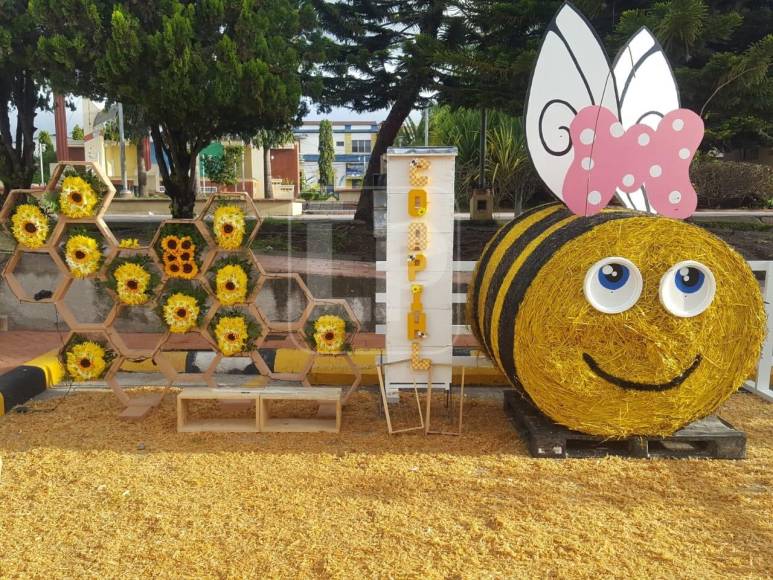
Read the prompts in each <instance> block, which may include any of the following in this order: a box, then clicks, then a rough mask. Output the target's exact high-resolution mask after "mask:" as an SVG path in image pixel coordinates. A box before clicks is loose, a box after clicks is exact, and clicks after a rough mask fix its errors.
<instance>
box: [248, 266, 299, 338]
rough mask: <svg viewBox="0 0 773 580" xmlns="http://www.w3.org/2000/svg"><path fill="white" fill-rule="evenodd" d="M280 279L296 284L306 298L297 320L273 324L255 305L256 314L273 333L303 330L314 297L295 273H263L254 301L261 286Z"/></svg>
mask: <svg viewBox="0 0 773 580" xmlns="http://www.w3.org/2000/svg"><path fill="white" fill-rule="evenodd" d="M281 279H289V280H294V281H295V283H296V284H298V287H299V288H300V290H301V292H302V293H303V295H304V297H305V298H306V306H305V307H304V309H303V312H301V314H300V316H299V317H298V319H297V320H294V321H291V322H273V321H272V320H271V319H270V318H269V317H268V316H266V313H265V312H263V310H262V309H261V307H260V306H257V305H256V306H257V309H258V312H260V314H261V317H262V318H263V320H265V321H266V322H267V323H268V326H269V328H270V329H271V330H272V331H274V332H287V333H290V332H296V331H300V330H301V329H302V328H303V326H304V325H305V324H306V320H307V319H308V317H309V313H310V312H311V309H312V308H313V306H314V296H313V295H312V294H311V291H310V290H309V287H308V286H306V282H304V281H303V278H301V275H300V274H298V273H297V272H287V273H276V272H272V273H270V274H269V273H265V274H264V275H263V276H262V277H261V280H260V283H259V284H258V287H257V288H256V291H255V294H254V300H256V299H257V297H258V295H259V294H260V291H261V290H262V289H263V286H265V285H266V282H267V281H269V280H281Z"/></svg>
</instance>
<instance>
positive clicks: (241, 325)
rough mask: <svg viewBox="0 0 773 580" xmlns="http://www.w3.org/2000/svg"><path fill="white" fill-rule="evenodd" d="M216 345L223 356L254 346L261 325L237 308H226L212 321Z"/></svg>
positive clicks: (246, 350)
mask: <svg viewBox="0 0 773 580" xmlns="http://www.w3.org/2000/svg"><path fill="white" fill-rule="evenodd" d="M211 327H212V331H213V333H214V335H215V339H216V340H217V347H218V349H219V350H220V352H222V353H223V354H224V355H225V356H234V355H237V354H240V353H242V352H248V351H250V350H252V349H253V348H254V345H255V339H256V338H257V337H258V336H259V335H260V333H261V331H262V330H261V327H260V325H259V324H258V323H256V322H255V321H254V320H251V319H248V317H247V316H245V315H244V314H242V313H241V312H239V311H238V310H227V311H225V312H223V313H222V314H218V315H217V316H216V317H215V319H214V320H213V321H212V325H211Z"/></svg>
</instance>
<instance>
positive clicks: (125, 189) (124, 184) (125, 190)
mask: <svg viewBox="0 0 773 580" xmlns="http://www.w3.org/2000/svg"><path fill="white" fill-rule="evenodd" d="M118 137H119V139H120V145H121V191H120V196H121V197H131V195H132V192H131V191H129V181H128V179H127V177H126V136H125V135H124V131H123V104H122V103H118Z"/></svg>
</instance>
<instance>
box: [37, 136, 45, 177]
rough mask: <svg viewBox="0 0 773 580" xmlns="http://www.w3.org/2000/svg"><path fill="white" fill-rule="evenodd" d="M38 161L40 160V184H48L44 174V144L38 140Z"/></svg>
mask: <svg viewBox="0 0 773 580" xmlns="http://www.w3.org/2000/svg"><path fill="white" fill-rule="evenodd" d="M38 159H39V160H40V183H41V184H43V183H45V182H46V174H45V173H43V143H41V142H40V139H38Z"/></svg>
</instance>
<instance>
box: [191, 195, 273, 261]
mask: <svg viewBox="0 0 773 580" xmlns="http://www.w3.org/2000/svg"><path fill="white" fill-rule="evenodd" d="M229 199H230V200H238V201H239V203H243V204H244V205H246V206H247V207H248V208H249V209H250V212H251V213H252V214H253V216H254V217H255V222H256V223H255V227H254V228H252V231H251V232H250V234H249V235H248V236H247V239H246V240H245V241H244V243H243V244H242V245H241V246H240V247H239V248H237V249H235V250H227V249H225V248H221V247H220V246H218V245H217V240H216V239H215V234H214V233H212V232H211V231H210V229H209V226H208V225H207V223H206V218H207V215H208V214H209V211H210V210H211V209H212V206H213V205H215V204H216V203H218V202H219V201H221V200H225V201H228V200H229ZM196 221H198V222H199V223H201V225H202V227H203V229H205V230H206V231H207V233H208V234H209V235H210V238H211V240H212V249H213V250H214V251H216V252H218V253H219V252H240V251H245V250H247V251H249V250H250V248H251V246H252V242H253V241H255V237H256V236H257V235H258V230H260V226H261V225H263V218H262V217H260V213H259V212H258V208H257V207H256V206H255V202H253V201H252V198H251V197H250V195H249V194H248V193H247V192H244V191H220V192H218V193H213V194H212V195H210V196H209V199H208V200H207V202H206V203H205V204H204V207H203V208H201V211H200V212H199V215H198V216H197V217H196Z"/></svg>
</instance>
